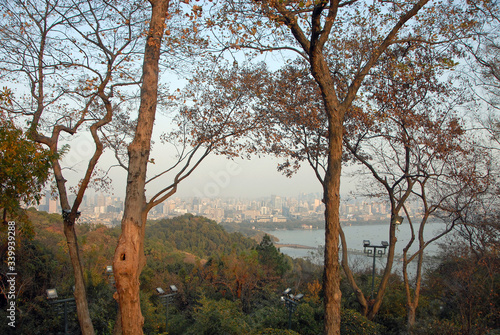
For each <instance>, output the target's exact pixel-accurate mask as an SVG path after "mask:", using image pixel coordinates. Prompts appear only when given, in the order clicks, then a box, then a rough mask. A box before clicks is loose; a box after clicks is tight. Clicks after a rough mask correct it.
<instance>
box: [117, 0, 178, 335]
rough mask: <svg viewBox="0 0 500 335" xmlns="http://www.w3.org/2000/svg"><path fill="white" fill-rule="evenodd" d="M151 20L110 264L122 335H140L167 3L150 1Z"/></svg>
mask: <svg viewBox="0 0 500 335" xmlns="http://www.w3.org/2000/svg"><path fill="white" fill-rule="evenodd" d="M150 3H151V19H150V25H149V30H148V35H147V40H146V46H145V51H144V63H143V78H142V85H141V95H140V99H141V102H140V106H139V116H138V120H137V128H136V132H135V136H134V139H133V141H132V143H130V145H129V146H128V156H129V164H128V176H127V187H126V197H125V203H124V206H125V207H124V214H123V219H122V233H121V235H120V238H119V240H118V246H117V248H116V251H115V256H114V260H113V271H114V275H115V278H116V289H117V293H116V295H117V297H115V298H116V299H117V300H118V301H119V304H120V313H121V324H122V333H123V334H125V335H128V334H142V333H143V330H142V327H143V325H144V317H143V316H142V313H141V306H140V297H139V290H140V287H139V275H140V274H141V271H142V268H143V267H144V265H145V263H146V258H145V255H144V233H145V228H146V219H147V213H148V208H147V203H146V194H145V186H146V171H147V165H148V161H149V156H150V149H151V136H152V133H153V124H154V121H155V115H156V106H157V97H158V76H159V59H160V48H161V41H162V37H163V34H164V30H165V20H166V18H167V14H168V8H169V1H168V0H150Z"/></svg>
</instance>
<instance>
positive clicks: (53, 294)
mask: <svg viewBox="0 0 500 335" xmlns="http://www.w3.org/2000/svg"><path fill="white" fill-rule="evenodd" d="M46 295H47V299H48V300H49V303H50V304H54V305H56V306H60V305H63V311H62V313H63V315H64V334H65V335H66V334H68V308H69V307H72V306H70V303H71V302H74V301H75V298H68V299H58V300H56V299H57V298H58V295H57V290H56V289H55V288H50V289H48V290H46ZM59 314H61V312H59Z"/></svg>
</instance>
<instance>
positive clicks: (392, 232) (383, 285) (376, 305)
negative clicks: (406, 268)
mask: <svg viewBox="0 0 500 335" xmlns="http://www.w3.org/2000/svg"><path fill="white" fill-rule="evenodd" d="M394 215H395V214H393V216H394ZM397 241H398V239H397V238H396V225H394V224H393V223H392V220H391V226H390V227H389V251H388V252H387V262H386V266H385V269H384V274H383V275H382V280H381V281H380V284H379V286H378V291H377V295H376V296H375V300H374V302H373V305H372V306H371V308H370V310H369V312H368V315H367V318H368V319H369V320H373V318H374V317H375V315H377V313H378V311H379V309H380V307H381V306H382V301H383V299H384V294H385V290H386V289H387V284H388V283H389V277H390V275H391V271H392V264H393V263H394V254H395V249H396V242H397Z"/></svg>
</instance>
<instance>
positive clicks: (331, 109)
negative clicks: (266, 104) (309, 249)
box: [310, 49, 345, 335]
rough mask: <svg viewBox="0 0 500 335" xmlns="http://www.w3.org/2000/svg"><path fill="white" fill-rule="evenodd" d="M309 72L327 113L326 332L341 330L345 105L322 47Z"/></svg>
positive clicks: (335, 334)
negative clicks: (318, 88) (340, 239)
mask: <svg viewBox="0 0 500 335" xmlns="http://www.w3.org/2000/svg"><path fill="white" fill-rule="evenodd" d="M310 58H311V59H310V64H311V73H312V75H313V77H314V79H315V80H316V82H317V83H318V85H319V86H320V89H321V94H322V98H323V103H324V106H325V112H326V114H327V117H328V165H327V169H326V173H325V179H324V183H323V201H324V202H325V265H324V266H325V267H324V273H323V291H324V294H325V298H324V306H325V320H324V327H325V334H326V335H339V334H340V302H341V297H342V293H341V292H340V263H339V232H340V216H339V207H340V174H341V169H342V140H343V136H344V115H345V109H344V108H343V107H341V106H340V105H339V103H338V100H337V97H336V95H335V85H334V82H333V79H332V77H331V75H330V71H329V69H328V65H327V63H326V60H325V58H324V56H323V54H322V53H321V50H318V49H313V50H311V52H310Z"/></svg>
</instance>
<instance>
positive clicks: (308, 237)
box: [266, 223, 446, 272]
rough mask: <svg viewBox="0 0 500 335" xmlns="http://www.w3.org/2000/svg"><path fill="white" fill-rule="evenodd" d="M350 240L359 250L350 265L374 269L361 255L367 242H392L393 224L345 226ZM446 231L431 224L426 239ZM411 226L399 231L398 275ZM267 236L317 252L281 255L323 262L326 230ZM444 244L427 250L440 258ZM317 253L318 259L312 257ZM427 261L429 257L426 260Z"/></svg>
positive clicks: (293, 251) (380, 262) (276, 232)
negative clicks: (320, 251) (390, 226)
mask: <svg viewBox="0 0 500 335" xmlns="http://www.w3.org/2000/svg"><path fill="white" fill-rule="evenodd" d="M342 228H343V230H344V234H345V236H346V240H347V247H348V248H349V249H354V250H357V251H359V253H356V254H354V253H353V254H349V263H350V265H351V266H353V267H354V268H358V269H360V268H363V267H367V266H370V268H371V266H372V261H373V259H372V258H371V257H367V256H365V255H362V254H360V253H362V252H363V240H370V242H371V244H376V245H380V244H381V241H388V240H389V225H387V224H373V225H356V226H344V227H342ZM445 228H446V226H445V224H443V223H428V224H426V226H425V230H424V238H425V239H426V241H427V240H428V239H430V238H432V237H433V236H436V235H437V234H439V233H440V232H442V231H443V230H444V229H445ZM410 232H411V230H410V225H409V224H408V223H406V224H405V223H403V224H401V225H400V226H398V227H397V229H396V237H397V239H398V242H397V243H396V257H395V262H396V264H394V266H393V268H394V269H395V270H396V271H395V272H401V268H402V266H398V263H399V264H402V262H401V260H400V259H401V256H402V254H403V248H404V247H405V246H406V244H407V243H408V241H409V240H410V237H411V233H410ZM266 233H268V234H270V235H273V236H275V237H277V238H278V239H279V241H278V242H277V243H279V244H299V245H304V246H308V247H311V248H313V249H297V248H289V247H282V248H280V250H281V252H282V253H284V254H285V255H288V256H290V257H293V258H312V260H313V261H315V262H317V263H319V262H322V259H321V258H319V257H318V252H317V250H318V247H320V246H324V244H325V230H324V229H296V230H273V231H267V232H266ZM442 242H444V238H441V239H440V240H438V241H435V242H434V243H432V244H430V245H429V246H428V247H427V248H426V249H425V254H426V255H429V256H435V255H437V253H438V251H439V246H438V243H442ZM413 244H414V246H413V247H412V248H410V251H416V250H417V249H418V247H417V246H418V241H414V242H413ZM313 254H315V255H316V257H312V255H313ZM424 259H425V258H424ZM385 262H386V258H385V257H382V258H379V259H378V260H377V268H379V266H384V264H385Z"/></svg>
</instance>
